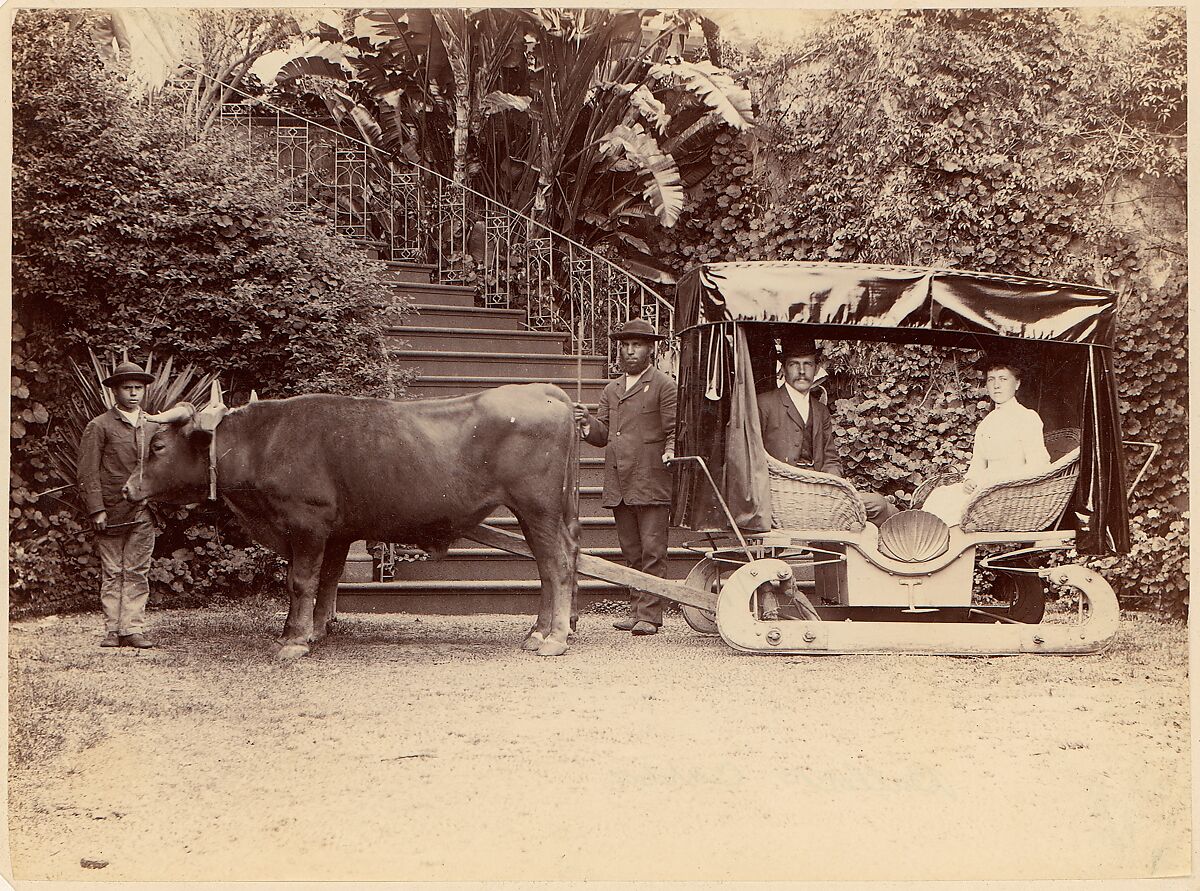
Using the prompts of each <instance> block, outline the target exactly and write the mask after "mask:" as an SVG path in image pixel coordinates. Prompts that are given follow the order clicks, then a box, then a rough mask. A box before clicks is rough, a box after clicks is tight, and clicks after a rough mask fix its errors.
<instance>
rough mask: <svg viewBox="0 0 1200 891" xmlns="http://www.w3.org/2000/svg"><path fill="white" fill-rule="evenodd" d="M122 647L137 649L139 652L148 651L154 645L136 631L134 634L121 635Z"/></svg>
mask: <svg viewBox="0 0 1200 891" xmlns="http://www.w3.org/2000/svg"><path fill="white" fill-rule="evenodd" d="M121 646H123V647H137V649H139V650H148V649H150V648H151V647H153V646H154V644H152V643H150V641H148V640H146V638H144V637H142V636H141V635H140V634H138V633H137V632H136V631H135V632H134V633H133V634H122V635H121Z"/></svg>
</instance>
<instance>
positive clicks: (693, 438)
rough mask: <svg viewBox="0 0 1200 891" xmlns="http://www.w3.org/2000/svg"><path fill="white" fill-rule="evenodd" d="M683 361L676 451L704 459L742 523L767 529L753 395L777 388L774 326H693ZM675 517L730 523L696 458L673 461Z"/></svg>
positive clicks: (685, 522) (704, 524)
mask: <svg viewBox="0 0 1200 891" xmlns="http://www.w3.org/2000/svg"><path fill="white" fill-rule="evenodd" d="M679 367H680V387H679V393H680V401H679V421H678V424H677V428H676V436H675V450H676V454H679V455H699V456H700V457H702V458H703V459H704V461H705V463H706V464H707V465H708V468H709V471H710V473H711V474H712V476H713V483H715V484H716V486H717V488H718V489H719V490H720V494H721V497H722V498H724V500H725V503H726V505H727V506H728V507H729V511H730V513H731V514H732V515H733V518H734V520H735V521H736V522H737V525H738V527H739V528H741V529H742V530H744V531H746V532H767V531H769V530H770V528H771V492H770V488H769V485H768V481H767V464H766V452H765V451H764V450H763V447H762V435H761V433H760V431H759V422H758V403H757V400H756V395H755V394H756V390H760V389H766V388H767V387H769V386H774V382H775V343H774V338H773V336H772V333H771V331H770V330H769V329H768V328H767V327H766V326H760V325H734V324H730V323H725V324H720V325H706V326H703V327H699V328H692V329H691V330H689V331H687V332H686V333H685V334H684V335H683V338H682V343H681V349H680V361H679ZM747 371H748V373H747ZM671 523H672V524H673V525H675V526H682V527H684V528H686V529H691V530H693V531H697V532H718V531H723V530H728V529H729V520H728V519H727V517H726V515H725V511H724V510H723V509H722V508H721V505H720V502H719V501H718V499H717V496H716V493H715V492H714V491H713V485H712V484H711V483H709V481H708V478H707V477H706V476H705V475H704V471H702V470H701V469H700V468H699V467H698V466H697V465H696V464H695V462H680V463H679V464H677V465H676V478H675V489H674V499H673V502H672V506H671Z"/></svg>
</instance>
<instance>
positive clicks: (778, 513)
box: [767, 455, 867, 532]
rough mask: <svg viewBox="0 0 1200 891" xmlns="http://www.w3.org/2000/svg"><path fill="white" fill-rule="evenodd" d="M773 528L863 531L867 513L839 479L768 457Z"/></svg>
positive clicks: (853, 492) (859, 500)
mask: <svg viewBox="0 0 1200 891" xmlns="http://www.w3.org/2000/svg"><path fill="white" fill-rule="evenodd" d="M767 470H768V476H769V478H770V482H771V507H772V518H771V520H772V525H774V527H775V528H776V529H820V530H829V531H838V532H861V531H862V529H863V528H864V527H865V526H866V525H867V510H866V508H865V507H864V506H863V503H862V499H861V498H859V497H858V492H856V491H854V487H853V486H852V485H850V484H849V483H848V482H846V481H845V480H844V479H842V478H841V477H839V476H834V475H833V474H831V473H821V472H820V471H819V470H807V469H803V468H800V467H793V466H792V465H790V464H785V463H784V462H782V461H779V460H777V459H775V458H773V457H771V456H770V455H767Z"/></svg>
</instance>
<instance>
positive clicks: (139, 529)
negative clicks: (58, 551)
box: [96, 522, 157, 635]
mask: <svg viewBox="0 0 1200 891" xmlns="http://www.w3.org/2000/svg"><path fill="white" fill-rule="evenodd" d="M156 534H157V530H156V529H155V528H154V524H153V523H151V522H146V523H138V524H137V525H136V526H130V527H129V528H127V529H123V530H122V531H121V533H120V534H119V535H106V534H104V533H100V532H97V533H96V553H97V554H99V555H100V605H101V607H103V608H104V630H105V631H115V632H116V633H117V634H122V635H123V634H133V633H134V632H135V631H140V630H141V629H142V627H143V626H144V625H145V624H146V602H147V601H148V600H149V599H150V582H149V579H148V573H149V571H150V557H151V555H152V554H153V553H154V537H155V535H156Z"/></svg>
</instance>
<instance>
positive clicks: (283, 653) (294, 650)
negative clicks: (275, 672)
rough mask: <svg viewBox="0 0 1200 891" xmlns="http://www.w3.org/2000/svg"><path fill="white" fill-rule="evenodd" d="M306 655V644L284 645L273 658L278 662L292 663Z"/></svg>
mask: <svg viewBox="0 0 1200 891" xmlns="http://www.w3.org/2000/svg"><path fill="white" fill-rule="evenodd" d="M307 655H308V644H286V645H285V646H282V647H280V648H279V652H278V653H276V654H275V658H276V659H278V660H279V661H280V662H293V661H295V660H296V659H299V658H300V657H301V656H307Z"/></svg>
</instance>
